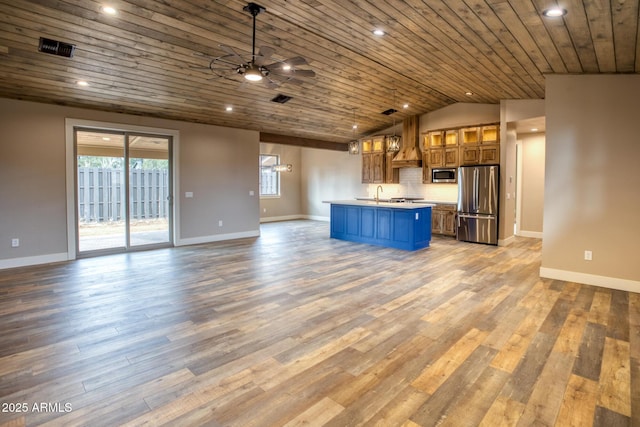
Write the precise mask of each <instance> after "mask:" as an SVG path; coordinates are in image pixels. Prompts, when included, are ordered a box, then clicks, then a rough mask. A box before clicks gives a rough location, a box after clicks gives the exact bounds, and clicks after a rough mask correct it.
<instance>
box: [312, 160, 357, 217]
mask: <svg viewBox="0 0 640 427" xmlns="http://www.w3.org/2000/svg"><path fill="white" fill-rule="evenodd" d="M301 158H302V167H303V170H304V173H303V174H302V212H303V213H304V214H305V215H306V216H307V217H310V218H315V219H328V218H329V205H328V204H326V203H322V202H323V201H324V200H342V199H352V198H354V197H355V196H358V195H360V194H363V193H364V191H365V189H366V187H367V185H366V184H362V183H361V180H362V177H361V175H360V174H361V171H362V156H360V155H358V156H355V155H351V154H349V153H347V152H346V151H331V150H320V149H313V148H303V149H302V153H301Z"/></svg>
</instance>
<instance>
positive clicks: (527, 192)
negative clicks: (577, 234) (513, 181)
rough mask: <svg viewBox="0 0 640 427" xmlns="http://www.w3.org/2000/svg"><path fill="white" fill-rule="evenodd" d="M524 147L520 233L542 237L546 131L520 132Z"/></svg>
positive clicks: (519, 195) (520, 139) (521, 143)
mask: <svg viewBox="0 0 640 427" xmlns="http://www.w3.org/2000/svg"><path fill="white" fill-rule="evenodd" d="M518 140H519V141H520V147H521V148H522V153H521V155H522V163H521V166H522V170H521V171H520V179H521V180H522V182H521V183H520V194H518V197H519V198H520V234H522V235H525V236H530V237H542V224H543V221H542V218H543V213H544V153H545V135H544V133H526V134H518Z"/></svg>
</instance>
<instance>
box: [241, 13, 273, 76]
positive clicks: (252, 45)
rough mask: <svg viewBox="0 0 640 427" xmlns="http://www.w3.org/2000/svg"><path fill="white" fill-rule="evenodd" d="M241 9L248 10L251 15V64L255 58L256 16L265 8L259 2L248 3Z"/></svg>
mask: <svg viewBox="0 0 640 427" xmlns="http://www.w3.org/2000/svg"><path fill="white" fill-rule="evenodd" d="M242 10H244V11H245V12H249V13H250V14H251V16H253V38H252V41H251V63H252V64H253V63H255V60H256V16H258V14H259V13H260V12H264V11H265V10H267V9H265V8H264V7H262V6H260V5H259V4H256V3H249V4H247V5H246V6H245V7H243V8H242Z"/></svg>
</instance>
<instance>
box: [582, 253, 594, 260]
mask: <svg viewBox="0 0 640 427" xmlns="http://www.w3.org/2000/svg"><path fill="white" fill-rule="evenodd" d="M584 259H585V261H591V260H592V259H593V253H592V252H591V251H584Z"/></svg>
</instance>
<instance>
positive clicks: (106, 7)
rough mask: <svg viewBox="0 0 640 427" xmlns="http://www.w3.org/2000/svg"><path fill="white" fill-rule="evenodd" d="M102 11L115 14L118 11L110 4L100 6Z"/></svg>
mask: <svg viewBox="0 0 640 427" xmlns="http://www.w3.org/2000/svg"><path fill="white" fill-rule="evenodd" d="M102 11H103V12H104V13H106V14H107V15H115V14H117V13H118V11H117V10H116V9H115V8H113V7H111V6H102Z"/></svg>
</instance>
